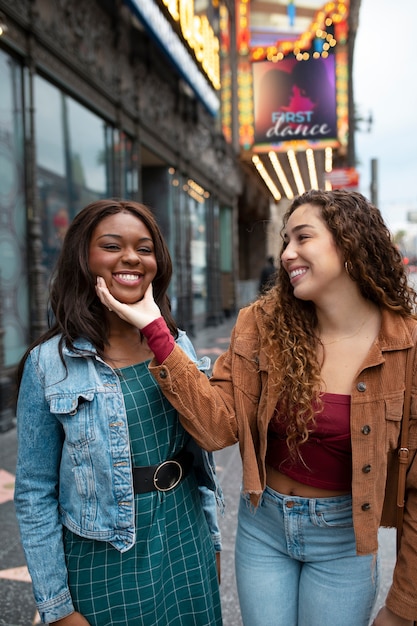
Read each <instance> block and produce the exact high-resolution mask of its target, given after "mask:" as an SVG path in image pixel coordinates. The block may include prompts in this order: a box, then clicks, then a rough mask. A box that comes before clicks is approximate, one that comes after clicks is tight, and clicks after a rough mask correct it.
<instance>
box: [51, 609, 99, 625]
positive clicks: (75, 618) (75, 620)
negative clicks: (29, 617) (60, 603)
mask: <svg viewBox="0 0 417 626" xmlns="http://www.w3.org/2000/svg"><path fill="white" fill-rule="evenodd" d="M52 625H53V626H90V622H88V621H87V620H86V619H85V617H83V616H82V615H81V613H78V612H77V611H74V613H71V614H70V615H67V616H66V617H63V618H62V619H59V620H58V621H56V622H49V626H52Z"/></svg>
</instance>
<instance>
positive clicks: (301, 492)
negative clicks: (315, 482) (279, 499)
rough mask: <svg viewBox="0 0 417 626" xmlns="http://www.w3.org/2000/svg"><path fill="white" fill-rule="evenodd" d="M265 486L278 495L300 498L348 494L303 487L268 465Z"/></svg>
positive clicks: (346, 492)
mask: <svg viewBox="0 0 417 626" xmlns="http://www.w3.org/2000/svg"><path fill="white" fill-rule="evenodd" d="M266 484H267V485H268V487H271V489H273V490H274V491H277V492H278V493H282V494H284V495H286V496H299V497H300V498H331V497H333V496H343V495H346V494H348V493H350V492H349V491H338V490H333V489H320V488H319V487H312V486H311V485H304V484H303V483H300V482H298V480H294V479H293V478H290V477H289V476H286V475H285V474H282V473H281V472H279V471H278V470H276V469H274V468H272V467H271V466H269V465H267V466H266Z"/></svg>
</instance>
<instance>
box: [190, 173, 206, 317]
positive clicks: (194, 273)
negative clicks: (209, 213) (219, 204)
mask: <svg viewBox="0 0 417 626" xmlns="http://www.w3.org/2000/svg"><path fill="white" fill-rule="evenodd" d="M187 186H188V193H189V194H190V192H191V193H192V195H189V196H188V203H189V214H190V221H191V285H192V296H193V313H194V316H196V315H197V316H198V315H200V314H202V313H205V312H206V310H207V229H206V209H205V203H204V197H203V195H202V194H200V193H198V192H197V193H196V191H197V189H195V188H194V189H193V187H194V186H195V183H194V184H193V181H188V184H187ZM200 189H201V188H200ZM193 191H194V193H193Z"/></svg>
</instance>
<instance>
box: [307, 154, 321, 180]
mask: <svg viewBox="0 0 417 626" xmlns="http://www.w3.org/2000/svg"><path fill="white" fill-rule="evenodd" d="M306 157H307V166H308V175H309V176H310V183H311V189H318V188H319V182H318V180H317V170H316V162H315V160H314V150H312V149H311V148H307V150H306Z"/></svg>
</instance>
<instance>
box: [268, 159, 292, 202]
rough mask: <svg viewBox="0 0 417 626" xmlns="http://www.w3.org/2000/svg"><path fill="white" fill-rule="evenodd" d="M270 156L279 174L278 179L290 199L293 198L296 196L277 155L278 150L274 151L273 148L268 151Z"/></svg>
mask: <svg viewBox="0 0 417 626" xmlns="http://www.w3.org/2000/svg"><path fill="white" fill-rule="evenodd" d="M268 156H269V159H270V161H271V163H272V167H273V168H274V170H275V172H276V174H277V176H278V180H279V182H280V183H281V185H282V188H283V190H284V193H285V195H286V196H287V198H288V200H292V199H293V198H294V194H293V192H292V189H291V185H290V183H289V182H288V179H287V177H286V175H285V172H284V170H283V169H282V165H281V163H280V162H279V159H278V157H277V154H276V152H274V151H273V150H271V152H268Z"/></svg>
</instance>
